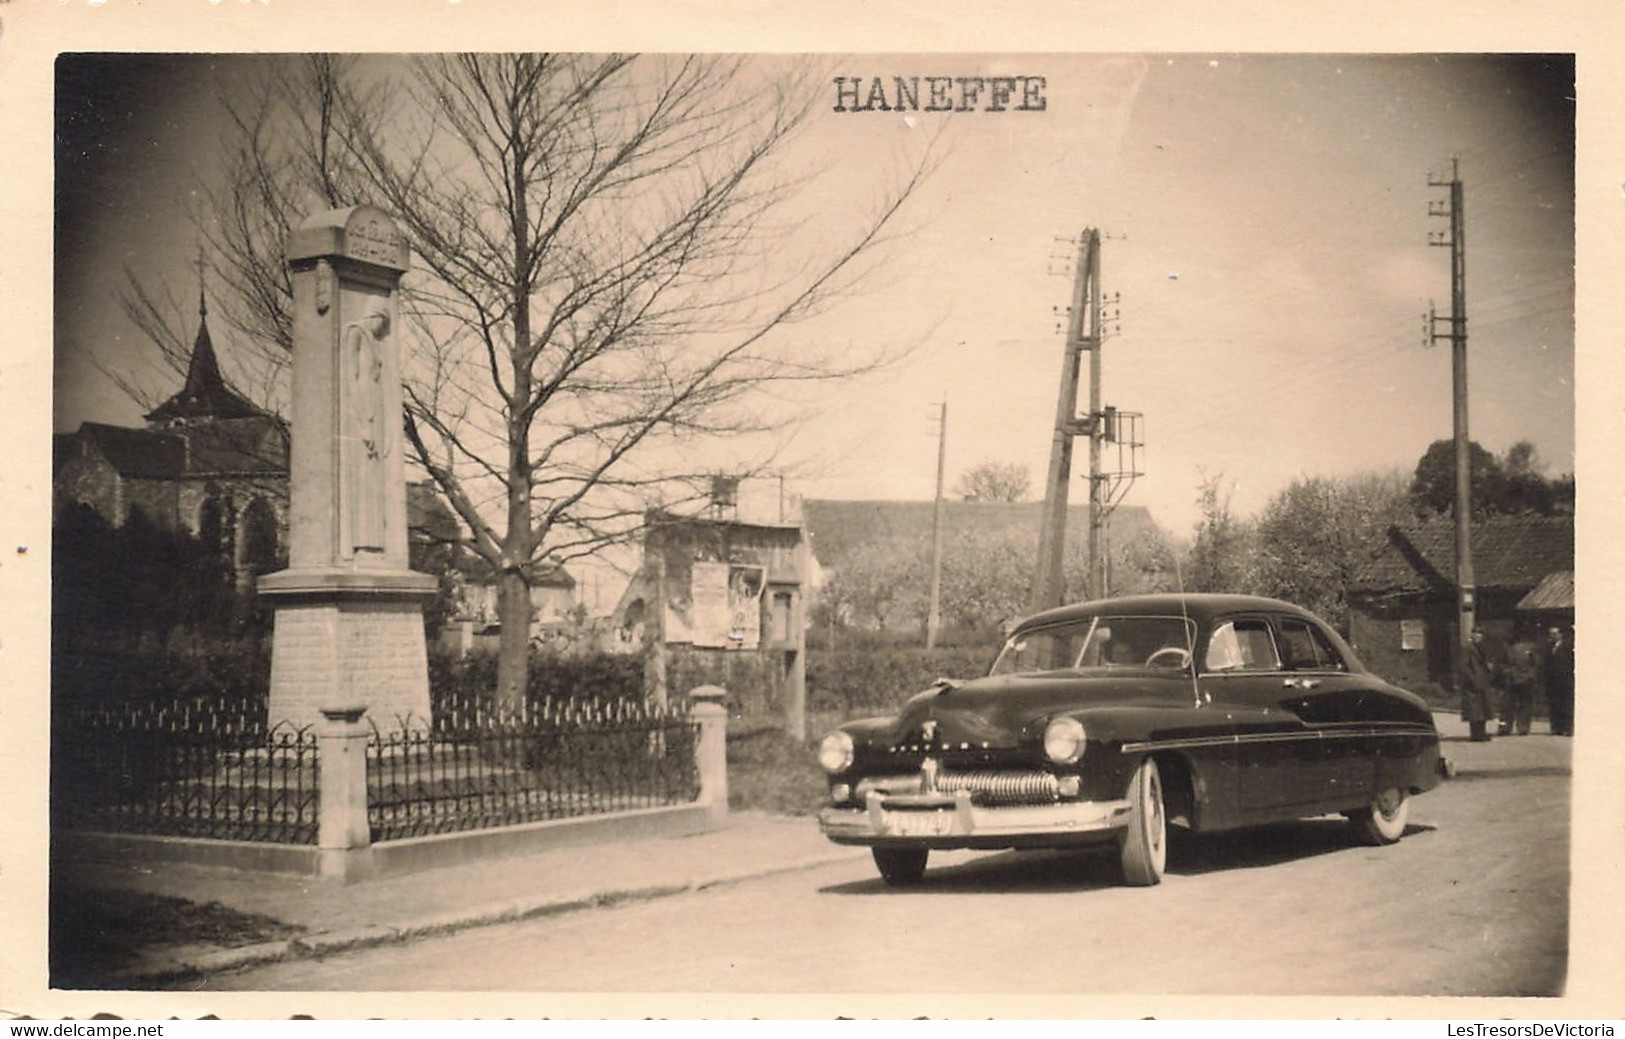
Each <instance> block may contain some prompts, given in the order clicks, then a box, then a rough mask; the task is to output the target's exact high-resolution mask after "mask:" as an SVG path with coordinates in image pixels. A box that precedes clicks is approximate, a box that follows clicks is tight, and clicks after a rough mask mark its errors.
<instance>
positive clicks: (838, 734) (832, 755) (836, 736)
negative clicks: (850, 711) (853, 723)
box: [818, 729, 852, 775]
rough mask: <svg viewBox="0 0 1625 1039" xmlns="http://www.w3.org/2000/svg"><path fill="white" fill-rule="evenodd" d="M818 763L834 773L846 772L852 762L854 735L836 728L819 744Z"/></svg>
mask: <svg viewBox="0 0 1625 1039" xmlns="http://www.w3.org/2000/svg"><path fill="white" fill-rule="evenodd" d="M818 763H819V764H820V765H822V766H823V768H824V771H825V772H828V773H830V774H831V775H833V774H834V773H836V772H845V771H846V770H847V768H849V767H850V766H851V764H852V737H851V736H848V735H847V734H846V733H844V732H842V731H840V730H839V729H836V730H835V731H834V732H832V733H830V734H829V735H828V736H825V737H824V738H823V740H821V741H820V742H819V744H818Z"/></svg>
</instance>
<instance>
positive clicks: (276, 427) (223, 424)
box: [175, 412, 288, 476]
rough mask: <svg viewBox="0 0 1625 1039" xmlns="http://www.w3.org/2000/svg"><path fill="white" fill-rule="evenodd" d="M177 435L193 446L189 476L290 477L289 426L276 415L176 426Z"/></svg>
mask: <svg viewBox="0 0 1625 1039" xmlns="http://www.w3.org/2000/svg"><path fill="white" fill-rule="evenodd" d="M175 434H176V435H179V436H182V437H185V438H186V440H187V441H188V442H190V443H191V445H192V454H191V461H190V465H189V466H188V469H187V472H188V475H192V476H202V475H209V474H223V473H238V474H242V473H253V474H263V475H277V476H286V475H287V472H288V432H287V427H286V426H285V425H283V423H282V420H281V419H278V418H276V417H274V416H271V415H267V414H265V413H263V412H257V413H256V414H255V415H254V416H252V417H250V418H240V419H229V420H226V421H210V422H199V423H198V424H196V425H189V426H178V427H175Z"/></svg>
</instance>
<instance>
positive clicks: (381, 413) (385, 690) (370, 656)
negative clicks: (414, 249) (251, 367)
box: [259, 206, 436, 728]
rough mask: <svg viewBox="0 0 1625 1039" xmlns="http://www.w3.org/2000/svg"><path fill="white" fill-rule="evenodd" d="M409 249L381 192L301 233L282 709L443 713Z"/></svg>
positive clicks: (279, 671)
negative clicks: (404, 304) (420, 500)
mask: <svg viewBox="0 0 1625 1039" xmlns="http://www.w3.org/2000/svg"><path fill="white" fill-rule="evenodd" d="M408 258H409V250H408V248H407V245H406V242H405V239H404V237H403V236H402V234H401V232H400V230H399V228H398V227H397V226H396V224H395V221H394V219H393V218H392V217H391V216H390V215H389V214H388V213H385V212H384V211H383V210H381V209H377V208H375V207H373V206H355V207H352V208H348V209H336V210H330V211H328V212H325V213H319V214H317V215H315V216H313V217H311V218H309V219H307V220H306V221H305V222H304V223H303V224H301V225H300V226H299V227H298V228H297V229H296V230H295V231H294V232H293V233H292V235H290V236H289V239H288V254H287V261H288V266H289V268H290V270H291V272H292V275H293V307H294V316H293V401H292V427H293V428H292V436H293V443H292V449H291V458H290V465H289V469H290V474H289V475H290V479H289V492H288V493H289V523H288V527H289V531H288V568H287V569H286V570H281V571H278V572H276V573H272V574H267V575H265V576H264V577H262V578H261V579H260V582H259V591H260V594H262V595H264V596H266V597H267V599H268V600H269V601H270V604H271V606H272V608H273V610H274V627H273V632H272V643H271V695H270V722H271V724H272V725H275V724H277V723H279V722H284V721H285V722H289V723H292V724H294V725H298V726H305V725H316V724H319V723H320V722H321V721H322V719H323V718H324V717H328V718H333V719H335V720H337V719H344V720H348V721H351V722H353V721H355V720H356V719H357V718H359V717H360V716H361V715H362V714H363V712H364V713H365V714H366V715H367V716H368V717H370V718H372V719H373V720H374V721H376V722H377V723H378V724H379V725H394V724H402V723H405V724H410V725H412V726H413V727H417V728H426V727H427V726H428V724H429V720H430V719H429V678H428V654H427V648H426V644H425V639H424V633H423V603H424V602H425V601H426V600H427V599H428V598H429V597H431V596H432V595H433V594H434V592H435V587H436V585H435V579H434V578H433V577H432V576H430V575H428V574H420V573H417V572H415V571H413V570H411V569H409V568H408V566H407V537H406V470H405V458H404V454H403V446H404V445H403V444H402V422H401V374H400V346H399V344H400V331H399V329H400V323H399V319H398V312H397V311H398V305H397V297H398V290H399V286H400V280H401V276H402V275H403V274H405V273H406V270H407V267H408Z"/></svg>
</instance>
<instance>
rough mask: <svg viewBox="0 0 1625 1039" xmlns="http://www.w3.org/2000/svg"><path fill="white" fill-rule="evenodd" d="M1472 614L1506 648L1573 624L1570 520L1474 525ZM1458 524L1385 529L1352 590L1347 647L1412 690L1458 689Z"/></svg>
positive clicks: (1502, 519)
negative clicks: (1349, 643) (1429, 685)
mask: <svg viewBox="0 0 1625 1039" xmlns="http://www.w3.org/2000/svg"><path fill="white" fill-rule="evenodd" d="M1472 551H1473V577H1474V584H1475V592H1474V599H1475V614H1474V619H1475V622H1476V623H1477V625H1478V627H1480V628H1482V629H1483V630H1484V633H1485V637H1486V639H1488V640H1491V641H1493V642H1496V643H1499V644H1500V645H1507V644H1510V643H1511V642H1512V641H1513V640H1514V639H1517V638H1521V637H1525V636H1529V635H1534V634H1537V633H1538V632H1540V631H1542V630H1544V629H1545V628H1546V627H1549V626H1551V625H1553V624H1556V625H1558V626H1561V627H1565V628H1572V626H1573V624H1574V517H1573V516H1572V515H1561V516H1536V515H1516V516H1486V517H1482V518H1480V519H1476V520H1474V521H1473V525H1472ZM1457 596H1458V588H1457V585H1456V555H1455V524H1454V521H1453V520H1452V519H1451V518H1450V517H1448V516H1441V517H1438V518H1436V519H1434V520H1432V521H1429V522H1426V523H1420V524H1415V525H1409V526H1404V527H1401V526H1394V527H1391V528H1389V531H1388V536H1387V539H1386V540H1385V542H1384V543H1383V544H1382V545H1381V546H1380V548H1379V550H1378V551H1377V552H1376V553H1375V554H1374V555H1373V556H1372V557H1371V558H1370V559H1369V560H1368V561H1367V562H1366V563H1365V564H1364V565H1363V566H1362V567H1361V568H1360V569H1359V571H1358V572H1357V573H1356V574H1355V576H1354V580H1353V581H1352V582H1351V585H1350V589H1349V618H1350V619H1349V628H1350V632H1349V633H1350V637H1351V641H1352V642H1353V643H1354V647H1355V649H1356V650H1357V651H1358V652H1359V654H1360V656H1361V658H1362V659H1363V660H1364V662H1365V664H1366V666H1368V667H1370V668H1371V669H1372V670H1374V671H1376V672H1377V673H1378V674H1381V675H1382V676H1383V677H1385V678H1387V679H1388V680H1389V681H1392V682H1396V683H1398V684H1399V685H1402V686H1406V687H1415V686H1420V685H1422V684H1424V683H1434V684H1436V685H1438V686H1441V687H1444V688H1453V687H1454V680H1453V671H1452V665H1453V661H1454V654H1455V650H1456V647H1457V646H1458V645H1459V644H1460V622H1459V616H1460V615H1459V612H1458V599H1457Z"/></svg>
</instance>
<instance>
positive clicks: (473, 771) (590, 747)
mask: <svg viewBox="0 0 1625 1039" xmlns="http://www.w3.org/2000/svg"><path fill="white" fill-rule="evenodd" d="M696 739H697V729H696V726H695V725H694V723H693V722H692V721H691V720H690V718H689V713H688V705H687V704H686V703H682V704H678V703H672V704H668V705H664V706H661V705H655V704H646V703H644V702H642V701H637V700H613V701H594V700H575V699H571V700H551V699H548V700H543V701H541V702H539V703H536V704H532V705H530V706H529V708H528V709H526V710H523V711H507V710H499V709H496V708H494V707H491V706H489V705H478V706H474V705H469V706H462V707H451V708H447V709H442V710H440V711H439V712H437V715H436V718H435V720H434V724H433V725H432V726H424V725H422V724H418V723H414V721H413V720H412V719H405V720H396V721H395V722H393V723H389V724H387V725H382V726H381V725H379V724H377V723H376V722H375V723H374V725H373V731H372V736H371V738H370V739H369V740H368V747H367V819H368V823H369V826H370V828H371V832H372V839H373V840H374V841H384V840H394V839H399V838H402V837H417V836H424V835H427V834H436V833H452V832H458V831H465V830H479V829H487V828H491V827H499V826H511V825H515V824H520V823H529V822H539V821H543V820H548V819H562V818H568V817H572V816H582V815H592V814H599V813H604V812H616V811H625V810H629V809H635V808H653V807H659V806H664V805H673V804H682V803H685V802H688V801H693V800H694V799H695V798H697V797H698V796H699V789H700V787H699V771H698V766H697V764H696V761H695V744H696Z"/></svg>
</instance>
